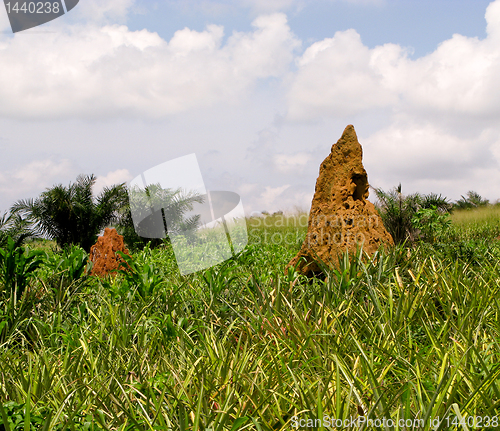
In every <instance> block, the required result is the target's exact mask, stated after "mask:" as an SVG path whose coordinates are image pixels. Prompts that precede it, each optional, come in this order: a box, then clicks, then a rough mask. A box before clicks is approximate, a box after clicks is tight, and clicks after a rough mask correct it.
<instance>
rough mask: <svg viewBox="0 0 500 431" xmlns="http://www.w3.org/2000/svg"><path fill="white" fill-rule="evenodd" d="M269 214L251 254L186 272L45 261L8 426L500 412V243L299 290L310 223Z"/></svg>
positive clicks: (160, 253)
mask: <svg viewBox="0 0 500 431" xmlns="http://www.w3.org/2000/svg"><path fill="white" fill-rule="evenodd" d="M261 221H262V223H260V224H259V225H258V226H257V221H256V219H253V220H252V219H249V220H248V227H249V233H250V244H249V246H248V247H247V249H246V250H245V251H244V252H242V253H240V254H239V255H238V256H237V257H235V258H234V259H232V260H230V261H227V262H225V263H223V264H221V265H218V266H216V267H213V268H210V269H208V270H206V271H202V272H200V273H197V274H190V275H188V276H181V275H180V273H179V272H178V271H177V270H176V267H175V260H174V256H173V252H172V250H171V249H169V248H166V249H155V250H149V249H146V250H145V251H143V252H142V253H137V254H135V255H134V256H133V259H134V261H135V262H136V266H135V273H132V274H129V275H128V276H125V275H121V274H118V275H117V276H116V277H115V278H110V279H107V280H100V279H98V278H94V277H85V276H83V277H80V278H78V279H76V280H70V279H68V277H66V274H67V273H68V271H70V270H71V265H67V266H65V265H64V264H60V263H59V264H58V265H57V268H58V269H57V271H56V270H50V268H52V267H54V265H53V266H44V267H42V268H40V270H39V272H38V277H36V278H35V279H34V280H33V281H32V283H31V285H30V292H33V294H36V295H35V296H36V297H37V298H39V300H38V302H37V303H36V304H35V306H34V307H33V310H32V313H31V314H30V315H29V316H27V317H26V318H25V319H24V320H23V321H22V322H20V323H18V325H17V327H16V328H15V330H13V331H11V333H10V334H11V335H10V337H9V338H8V339H7V340H5V341H4V343H3V344H2V345H1V346H0V382H1V383H0V400H1V402H0V406H3V407H1V408H0V417H1V418H3V420H2V421H3V422H4V423H5V424H4V427H5V429H23V430H24V429H45V430H50V429H58V430H59V429H60V430H62V429H71V430H83V429H94V430H168V429H172V430H234V431H236V430H242V429H248V430H269V431H270V430H289V429H291V428H292V429H294V425H298V424H299V423H300V422H299V421H300V420H302V421H303V422H302V423H304V424H305V423H307V422H304V421H307V420H310V421H312V422H310V423H312V424H315V425H316V426H315V427H313V429H327V428H325V427H323V428H322V426H323V425H324V424H325V422H323V421H320V420H319V419H324V418H325V417H326V418H328V419H332V418H335V419H341V420H347V419H349V418H360V417H363V418H366V419H372V420H375V419H379V420H381V419H382V418H386V420H387V419H392V420H394V421H395V423H394V426H386V427H384V426H383V425H381V424H380V423H378V422H374V423H373V424H370V426H368V425H366V424H363V423H362V422H359V425H360V426H359V429H380V430H381V429H394V430H402V429H417V428H418V426H419V423H418V422H416V424H415V425H414V426H413V425H412V426H410V427H404V428H403V427H401V426H399V424H398V422H397V421H398V420H399V419H411V420H413V419H419V420H423V423H424V427H420V428H418V429H426V430H430V429H436V430H437V429H440V430H445V429H450V430H451V429H473V428H474V427H472V426H468V425H467V424H472V425H473V419H474V417H476V418H477V417H479V416H480V417H481V418H482V417H484V416H486V415H488V416H489V417H493V416H497V415H499V414H500V378H499V377H500V365H499V364H500V348H499V344H498V343H499V341H498V340H500V323H499V322H500V302H499V299H498V298H499V290H500V264H499V263H498V262H499V260H498V258H495V256H497V255H496V254H495V253H500V249H499V247H498V244H496V245H495V244H493V245H492V246H491V248H489V249H487V250H483V251H482V252H481V253H480V254H479V255H477V256H475V258H476V259H475V261H474V263H470V262H469V261H467V260H462V259H460V258H452V257H450V256H448V255H447V254H446V253H443V252H442V250H439V249H435V248H434V247H432V246H429V245H425V244H422V245H420V246H418V247H416V248H414V249H412V250H408V249H404V248H402V247H396V248H394V249H393V250H390V251H387V252H386V253H377V254H375V255H374V256H372V257H371V258H369V257H367V256H363V255H362V254H360V255H358V256H351V257H349V256H348V255H344V256H340V261H339V267H338V268H336V269H335V270H330V269H328V268H325V274H326V276H325V277H324V279H318V278H314V279H306V278H305V277H303V276H301V275H299V274H297V273H295V272H294V271H288V273H287V275H285V274H284V268H285V266H286V264H287V263H288V261H289V260H290V259H291V257H293V255H294V254H295V253H296V252H297V251H298V249H299V247H300V245H301V241H302V240H303V238H304V236H305V228H304V227H302V226H298V227H297V223H296V224H295V225H294V226H292V221H291V220H290V221H289V222H288V226H287V225H286V223H285V224H284V225H283V223H284V221H286V217H285V218H284V219H283V218H281V219H279V218H278V216H274V218H267V219H266V224H264V219H261ZM252 229H254V231H253V233H252V231H251V230H252ZM457 229H458V228H457ZM266 230H267V234H266ZM276 233H280V234H281V236H280V235H275V236H274V239H272V238H273V236H272V235H273V234H276ZM287 233H289V236H288V239H289V241H285V240H284V238H285V235H286V234H287ZM279 238H282V239H283V240H282V241H281V242H280V240H279ZM49 261H52V262H53V261H57V259H53V258H51V259H48V262H49ZM60 286H63V288H64V292H65V294H64V295H61V293H60V290H61V287H60ZM148 286H149V287H148ZM457 417H458V419H459V420H460V419H462V420H464V423H465V426H460V425H459V426H458V427H457V426H454V425H453V420H456V418H457ZM9 418H10V419H9ZM446 418H448V419H446ZM476 420H477V419H476ZM314 421H316V422H314ZM467 421H468V422H467ZM484 423H485V422H483V426H482V428H484ZM7 424H8V425H7ZM9 427H10V428H9ZM37 427H38V428H37ZM490 428H493V427H492V426H490ZM301 429H304V427H302V428H301ZM330 429H347V427H344V426H340V427H336V428H334V427H331V426H330Z"/></svg>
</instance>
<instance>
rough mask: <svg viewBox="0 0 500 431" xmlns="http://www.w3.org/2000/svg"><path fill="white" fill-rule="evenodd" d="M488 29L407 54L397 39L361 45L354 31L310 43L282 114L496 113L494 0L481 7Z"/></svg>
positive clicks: (499, 20) (499, 68)
mask: <svg viewBox="0 0 500 431" xmlns="http://www.w3.org/2000/svg"><path fill="white" fill-rule="evenodd" d="M485 17H486V21H487V32H488V36H487V37H486V38H485V39H484V40H479V39H478V38H476V37H465V36H462V35H459V34H455V35H453V37H452V38H451V39H449V40H446V41H444V42H442V43H441V44H440V45H439V46H438V47H437V48H436V50H435V51H434V52H432V53H430V54H428V55H426V56H424V57H421V58H418V59H416V60H412V59H410V58H409V57H408V55H407V54H408V51H407V50H406V49H404V48H403V47H400V46H399V45H395V44H385V45H382V46H377V47H375V48H373V49H369V48H368V47H366V46H365V45H364V44H363V43H362V41H361V38H360V36H359V34H358V33H357V32H356V31H355V30H352V29H351V30H347V31H342V32H337V33H336V34H335V36H334V37H333V38H329V39H324V40H322V41H319V42H316V43H314V44H313V45H311V46H310V47H309V48H308V49H307V50H306V51H305V52H304V54H303V55H302V56H301V57H300V58H299V59H298V60H297V66H298V71H297V73H296V76H295V77H294V79H293V82H292V84H291V86H290V90H289V94H288V100H289V110H288V118H289V119H292V120H307V119H311V118H316V117H322V116H323V117H325V116H330V115H342V116H348V115H353V114H359V113H362V112H366V111H368V110H371V109H376V108H382V107H389V108H391V109H393V110H395V111H401V110H406V111H411V112H414V113H425V114H426V115H429V114H430V113H433V112H446V113H447V114H453V113H456V114H460V115H474V116H480V115H481V116H482V115H497V114H499V113H500V83H499V80H498V76H499V75H500V52H499V50H498V43H499V42H500V1H498V0H497V1H495V2H493V3H491V4H490V5H489V6H488V9H487V11H486V15H485Z"/></svg>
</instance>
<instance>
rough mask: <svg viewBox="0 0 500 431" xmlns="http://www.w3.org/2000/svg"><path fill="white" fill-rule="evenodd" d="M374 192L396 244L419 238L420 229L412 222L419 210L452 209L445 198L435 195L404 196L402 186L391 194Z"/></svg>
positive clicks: (380, 191)
mask: <svg viewBox="0 0 500 431" xmlns="http://www.w3.org/2000/svg"><path fill="white" fill-rule="evenodd" d="M373 190H374V191H375V195H376V196H377V199H378V204H377V207H378V210H379V213H380V216H381V217H382V221H383V223H384V226H385V228H386V229H387V231H388V232H389V233H390V234H391V235H392V238H393V239H394V242H395V243H396V244H401V243H403V242H405V241H408V240H409V241H414V240H415V239H416V238H417V236H418V229H417V228H416V227H415V226H414V223H413V222H412V220H413V218H414V216H415V214H416V213H417V211H418V210H419V209H421V208H424V209H429V208H432V207H435V208H436V209H437V210H438V211H440V212H447V211H449V210H450V208H451V205H450V203H449V202H448V200H447V199H446V198H445V197H443V196H441V195H437V194H435V193H430V194H428V195H421V194H420V193H413V194H411V195H408V196H404V195H403V194H402V193H401V184H399V186H398V187H395V188H394V189H392V190H390V191H389V192H384V191H383V190H382V189H375V188H373Z"/></svg>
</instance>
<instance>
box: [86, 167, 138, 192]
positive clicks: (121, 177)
mask: <svg viewBox="0 0 500 431" xmlns="http://www.w3.org/2000/svg"><path fill="white" fill-rule="evenodd" d="M132 178H133V177H132V175H131V174H130V172H129V171H128V169H118V170H116V171H113V172H108V174H107V175H105V176H102V175H98V176H97V179H96V182H95V184H94V188H93V192H94V195H98V194H99V193H101V191H102V190H103V189H104V187H111V186H114V185H117V184H121V183H126V182H128V181H130V180H131V179H132Z"/></svg>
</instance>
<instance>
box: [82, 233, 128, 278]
mask: <svg viewBox="0 0 500 431" xmlns="http://www.w3.org/2000/svg"><path fill="white" fill-rule="evenodd" d="M117 251H121V252H123V253H126V254H128V255H129V256H130V253H129V251H128V250H127V248H126V247H125V243H124V242H123V236H121V235H120V234H119V233H118V232H117V231H116V229H114V228H106V229H104V235H103V236H100V237H99V238H98V239H97V242H96V243H95V244H94V245H93V246H92V247H91V249H90V255H89V260H90V261H91V262H92V263H93V266H92V271H91V272H90V275H97V276H99V277H104V276H106V275H108V274H110V273H112V272H116V270H118V269H119V268H120V267H123V266H124V265H125V264H124V262H123V259H122V258H121V257H120V256H119V255H117V254H116V252H117Z"/></svg>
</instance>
